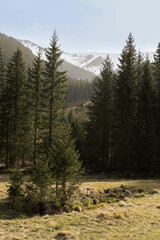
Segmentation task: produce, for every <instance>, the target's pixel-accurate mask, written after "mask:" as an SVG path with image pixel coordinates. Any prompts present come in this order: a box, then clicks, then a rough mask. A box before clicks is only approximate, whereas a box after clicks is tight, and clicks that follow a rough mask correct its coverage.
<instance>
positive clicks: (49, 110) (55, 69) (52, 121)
mask: <svg viewBox="0 0 160 240" xmlns="http://www.w3.org/2000/svg"><path fill="white" fill-rule="evenodd" d="M61 54H62V52H61V50H60V47H59V45H58V36H57V34H56V32H54V34H53V37H52V39H51V43H50V47H49V48H48V49H47V50H46V67H45V76H44V94H45V98H46V102H45V103H46V106H45V111H46V113H45V116H44V117H45V125H46V133H47V138H48V139H47V140H46V143H47V145H46V149H47V150H49V149H50V148H51V146H52V143H53V133H54V128H55V127H56V124H57V119H58V117H59V116H60V112H61V110H62V109H63V106H64V100H65V96H66V86H65V85H66V84H65V82H66V77H65V73H66V72H60V71H59V67H60V66H61V65H62V63H63V60H62V59H60V56H61Z"/></svg>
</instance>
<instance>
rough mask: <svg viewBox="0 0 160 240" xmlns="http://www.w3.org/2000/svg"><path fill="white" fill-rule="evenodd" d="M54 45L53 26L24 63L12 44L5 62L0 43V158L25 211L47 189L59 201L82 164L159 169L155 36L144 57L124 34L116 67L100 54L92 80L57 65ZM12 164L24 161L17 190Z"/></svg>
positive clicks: (86, 167) (159, 61)
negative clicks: (46, 41)
mask: <svg viewBox="0 0 160 240" xmlns="http://www.w3.org/2000/svg"><path fill="white" fill-rule="evenodd" d="M61 53H62V52H61V50H60V47H59V45H58V36H57V34H56V32H54V34H53V37H52V39H51V43H50V46H49V47H48V48H47V49H46V61H45V62H44V61H43V60H42V58H41V53H39V54H38V56H37V57H35V58H34V61H33V64H32V65H31V66H30V67H28V68H26V65H25V61H24V58H23V55H22V51H21V50H20V48H17V50H16V51H15V52H14V53H13V55H12V56H11V58H10V60H9V61H8V63H7V64H6V62H5V57H4V56H3V53H2V51H1V50H0V135H1V138H0V161H1V166H2V167H3V166H5V168H6V169H15V168H16V169H17V171H15V172H14V173H13V174H12V175H11V186H10V188H9V196H10V198H12V199H13V201H15V199H18V198H20V199H21V200H22V197H24V196H25V197H24V199H23V200H24V202H25V206H27V207H28V209H29V211H31V212H32V211H34V210H33V209H35V207H36V206H37V201H38V206H39V207H38V210H37V211H38V212H41V211H42V212H43V211H44V207H45V205H44V203H45V201H46V197H48V199H50V198H49V196H50V195H49V194H50V193H51V192H52V196H54V201H53V202H54V206H53V208H55V205H56V206H58V205H60V206H65V204H66V201H67V200H68V199H70V197H71V196H72V193H73V192H74V191H75V189H76V186H77V184H78V181H79V180H78V179H79V175H80V174H81V173H82V172H84V171H89V172H91V173H95V172H96V173H97V172H100V173H102V172H103V173H109V172H112V171H114V172H121V173H124V174H125V175H126V174H127V175H128V176H130V174H131V173H134V174H136V173H145V174H150V173H151V172H159V171H160V126H159V119H160V44H158V47H157V50H156V52H155V54H154V62H153V63H151V62H150V60H149V58H148V56H143V54H142V53H141V52H140V51H139V52H137V51H136V48H135V44H134V39H133V36H132V34H130V35H129V37H128V39H127V40H126V44H125V46H124V48H123V50H122V53H121V56H120V59H119V66H118V69H117V70H116V71H114V70H113V64H112V62H111V60H110V58H109V56H108V57H107V58H106V60H105V61H104V63H103V65H102V68H101V73H100V76H98V77H96V78H95V80H94V81H92V82H90V81H87V80H86V81H83V80H74V79H71V78H70V79H69V78H68V77H67V75H66V71H60V70H59V69H60V68H59V67H60V66H61V65H62V63H63V60H62V59H61ZM26 69H27V71H26ZM75 81H76V82H75ZM67 89H68V91H67ZM89 96H90V99H89ZM76 103H78V104H79V105H76ZM72 105H74V106H72ZM20 169H21V170H22V169H30V170H27V171H29V173H30V183H29V185H27V186H26V192H25V195H23V194H22V192H21V190H22V189H21V185H22V183H23V180H22V179H23V174H22V171H21V170H20ZM53 183H54V184H55V185H54V186H55V188H54V194H53V187H52V185H53ZM22 195H23V196H22ZM33 195H35V198H34V197H33ZM33 199H34V200H35V202H33ZM52 200H53V198H52ZM47 201H50V200H47Z"/></svg>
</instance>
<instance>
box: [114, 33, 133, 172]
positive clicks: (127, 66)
mask: <svg viewBox="0 0 160 240" xmlns="http://www.w3.org/2000/svg"><path fill="white" fill-rule="evenodd" d="M119 61H120V64H119V70H118V77H117V82H116V89H115V102H116V103H115V104H116V135H117V141H116V152H115V158H116V162H117V163H116V165H117V167H118V168H123V169H126V170H129V169H132V167H133V162H132V158H133V153H134V149H133V136H134V120H135V112H136V104H135V103H136V81H137V68H136V50H135V46H134V39H133V37H132V34H129V37H128V39H127V41H126V45H125V47H124V49H123V51H122V54H121V57H120V59H119Z"/></svg>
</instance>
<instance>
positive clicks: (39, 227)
mask: <svg viewBox="0 0 160 240" xmlns="http://www.w3.org/2000/svg"><path fill="white" fill-rule="evenodd" d="M8 181H9V178H8V176H7V175H5V174H4V175H0V240H23V239H29V240H34V239H43V240H44V239H45V240H51V239H60V240H64V239H68V240H69V239H77V240H78V239H79V240H91V239H92V240H99V239H103V240H110V239H111V240H112V239H126V240H131V239H134V240H135V239H136V240H142V239H145V240H151V239H153V240H156V239H157V240H159V239H160V180H155V179H147V180H146V179H145V180H125V179H121V180H116V179H107V178H105V177H104V178H103V179H101V178H97V177H85V178H84V179H83V182H82V184H81V185H80V190H81V192H84V193H85V192H86V191H92V192H101V193H102V194H103V192H104V191H106V189H117V188H119V187H120V186H122V185H123V186H125V188H126V189H130V190H132V191H133V190H134V191H133V192H134V194H132V197H125V198H124V199H123V200H118V201H117V200H116V199H115V198H114V200H113V198H112V197H111V198H110V199H111V201H108V202H101V203H98V202H97V203H96V204H94V205H93V204H91V205H88V206H86V207H83V209H82V210H80V211H72V212H62V213H59V214H54V215H47V214H46V215H44V216H39V215H35V216H32V217H31V216H27V215H25V214H24V213H22V212H21V211H18V210H16V211H15V210H14V209H13V208H11V207H10V206H9V205H8V203H7V201H8V200H7V186H8V184H9V182H8ZM137 191H139V192H141V193H137ZM138 194H139V195H138ZM112 195H113V194H112Z"/></svg>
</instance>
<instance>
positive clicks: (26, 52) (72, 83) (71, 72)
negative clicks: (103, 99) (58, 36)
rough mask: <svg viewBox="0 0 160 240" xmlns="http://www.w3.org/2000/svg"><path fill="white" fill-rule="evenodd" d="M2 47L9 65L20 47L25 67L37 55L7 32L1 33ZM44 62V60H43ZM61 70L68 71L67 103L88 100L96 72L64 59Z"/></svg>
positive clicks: (5, 60) (28, 65)
mask: <svg viewBox="0 0 160 240" xmlns="http://www.w3.org/2000/svg"><path fill="white" fill-rule="evenodd" d="M0 48H1V50H2V54H3V59H4V62H5V64H6V65H7V64H8V63H9V61H10V58H11V57H12V55H13V53H14V52H15V51H16V50H17V48H19V49H20V50H21V51H22V55H23V59H24V62H25V69H26V70H27V68H28V67H31V66H32V65H33V61H34V58H35V56H34V55H33V53H32V51H31V50H30V49H29V48H28V47H25V46H24V45H23V44H21V42H19V41H17V40H16V39H14V38H13V37H8V36H6V35H5V34H2V33H0ZM42 64H44V60H43V61H42ZM59 70H60V71H67V73H66V75H67V79H68V83H67V86H68V98H67V103H69V104H73V105H74V104H76V103H80V102H84V101H88V100H89V98H90V93H91V89H92V81H91V79H92V78H94V74H92V73H90V72H87V71H85V70H83V69H81V68H79V67H76V66H73V65H72V64H70V63H68V62H65V61H63V63H62V65H61V66H59ZM77 78H78V79H77Z"/></svg>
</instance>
